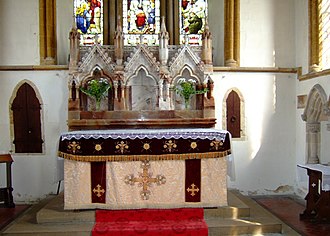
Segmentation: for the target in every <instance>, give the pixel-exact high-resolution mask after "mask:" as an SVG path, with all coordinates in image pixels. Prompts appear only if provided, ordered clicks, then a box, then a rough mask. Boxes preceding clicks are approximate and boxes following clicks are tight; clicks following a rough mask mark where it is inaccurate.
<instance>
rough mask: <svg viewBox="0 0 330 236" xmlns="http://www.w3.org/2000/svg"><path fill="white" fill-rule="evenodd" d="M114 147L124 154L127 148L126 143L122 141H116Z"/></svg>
mask: <svg viewBox="0 0 330 236" xmlns="http://www.w3.org/2000/svg"><path fill="white" fill-rule="evenodd" d="M116 149H118V151H119V152H120V153H121V154H124V153H125V152H127V150H128V149H129V146H128V143H127V142H124V141H120V142H117V144H116Z"/></svg>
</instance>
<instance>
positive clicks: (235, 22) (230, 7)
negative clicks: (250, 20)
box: [224, 0, 240, 67]
mask: <svg viewBox="0 0 330 236" xmlns="http://www.w3.org/2000/svg"><path fill="white" fill-rule="evenodd" d="M239 7H240V1H239V0H225V34H224V46H225V66H228V67H235V66H238V65H239V25H240V24H239V18H240V17H239V14H240V13H239Z"/></svg>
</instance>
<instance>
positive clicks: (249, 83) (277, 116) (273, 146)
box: [212, 73, 296, 194]
mask: <svg viewBox="0 0 330 236" xmlns="http://www.w3.org/2000/svg"><path fill="white" fill-rule="evenodd" d="M212 79H213V80H214V84H215V88H214V94H215V96H216V97H215V100H216V118H217V127H218V128H223V127H221V124H222V104H223V100H224V94H226V92H227V91H228V90H230V89H232V88H237V89H238V90H239V91H240V92H241V94H242V96H243V98H244V101H245V102H244V104H245V105H244V106H245V121H246V122H245V127H246V130H245V133H246V136H245V138H244V139H243V140H241V139H233V141H232V144H233V156H234V166H235V175H236V179H235V180H233V181H229V187H230V188H235V189H239V190H241V191H243V192H244V193H248V194H274V193H277V192H278V191H279V190H280V191H279V193H283V192H286V193H290V192H293V190H294V186H295V176H296V175H295V164H296V163H295V94H294V92H293V93H288V92H287V91H295V86H296V85H295V75H292V74H271V73H259V74H255V73H214V75H213V76H212Z"/></svg>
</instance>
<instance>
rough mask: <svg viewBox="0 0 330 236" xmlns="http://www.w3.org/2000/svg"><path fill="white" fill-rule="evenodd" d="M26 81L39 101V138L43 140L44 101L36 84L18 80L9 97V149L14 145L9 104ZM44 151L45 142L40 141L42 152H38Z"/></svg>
mask: <svg viewBox="0 0 330 236" xmlns="http://www.w3.org/2000/svg"><path fill="white" fill-rule="evenodd" d="M25 83H27V84H28V85H30V86H31V87H32V89H33V90H34V92H35V94H36V97H37V99H38V100H39V103H40V123H41V127H40V128H41V138H42V140H45V132H44V102H43V100H42V97H41V95H40V92H39V89H38V88H37V86H36V85H35V84H34V83H33V82H32V81H30V80H26V79H24V80H21V81H20V82H18V83H17V85H16V86H15V88H14V89H13V92H12V95H11V97H10V99H9V104H10V105H9V122H10V145H11V151H14V150H15V145H14V139H15V132H14V114H13V110H12V109H11V105H12V104H13V102H14V99H15V98H16V95H17V91H18V90H19V88H20V87H21V86H22V85H23V84H25ZM44 153H45V142H42V153H40V154H44Z"/></svg>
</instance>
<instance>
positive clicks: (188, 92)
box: [174, 78, 208, 109]
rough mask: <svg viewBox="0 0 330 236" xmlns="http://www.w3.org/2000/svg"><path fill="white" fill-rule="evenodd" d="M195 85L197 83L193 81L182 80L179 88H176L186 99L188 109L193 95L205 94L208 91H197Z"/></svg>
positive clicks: (179, 81)
mask: <svg viewBox="0 0 330 236" xmlns="http://www.w3.org/2000/svg"><path fill="white" fill-rule="evenodd" d="M195 83H196V81H195V80H193V79H186V78H180V79H179V80H178V83H177V86H175V88H174V89H175V91H176V93H177V94H178V95H180V96H181V97H182V98H183V99H184V105H185V108H186V109H187V108H188V106H189V104H190V99H191V97H192V96H193V95H195V94H204V93H206V92H207V91H208V89H207V88H204V89H202V90H197V89H196V85H195Z"/></svg>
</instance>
